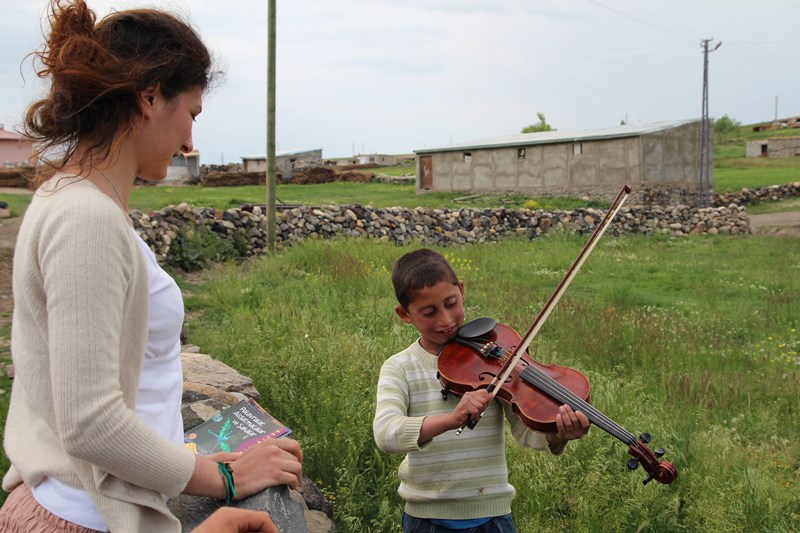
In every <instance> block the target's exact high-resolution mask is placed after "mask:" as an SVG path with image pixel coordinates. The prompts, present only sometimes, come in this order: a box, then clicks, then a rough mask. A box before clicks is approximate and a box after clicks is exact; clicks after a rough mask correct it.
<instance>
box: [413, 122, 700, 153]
mask: <svg viewBox="0 0 800 533" xmlns="http://www.w3.org/2000/svg"><path fill="white" fill-rule="evenodd" d="M698 120H699V119H688V120H673V121H665V122H651V123H650V124H625V125H624V126H617V127H614V128H604V129H598V130H583V131H541V132H537V133H519V134H517V135H506V136H503V137H492V138H490V139H481V140H477V141H470V142H465V143H457V144H448V145H446V146H441V147H439V148H425V149H423V150H414V153H415V154H430V153H434V152H460V151H463V150H476V149H481V148H508V147H514V146H531V145H537V144H558V143H569V142H581V141H597V140H603V139H617V138H623V137H638V136H640V135H645V134H648V133H655V132H658V131H662V130H666V129H670V128H675V127H678V126H683V125H685V124H690V123H692V122H697V121H698Z"/></svg>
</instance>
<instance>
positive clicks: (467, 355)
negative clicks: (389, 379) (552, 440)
mask: <svg viewBox="0 0 800 533" xmlns="http://www.w3.org/2000/svg"><path fill="white" fill-rule="evenodd" d="M520 340H521V339H520V336H519V334H518V333H517V332H516V331H514V330H513V329H512V328H511V327H509V326H507V325H505V324H498V323H497V322H495V321H494V320H492V319H490V318H478V319H476V320H473V321H471V322H468V323H466V324H464V325H463V326H461V328H459V330H458V332H457V333H456V334H455V335H454V336H453V337H451V338H450V339H448V340H447V341H445V343H444V344H443V345H442V346H441V347H440V348H439V352H438V359H437V361H438V362H437V364H438V369H439V380H440V381H441V383H442V385H443V387H444V388H443V389H442V394H443V395H445V396H446V395H447V394H448V393H450V392H452V393H455V394H459V395H461V394H464V393H467V392H472V391H475V390H478V389H479V388H488V387H489V386H490V384H491V382H492V381H493V380H494V379H495V378H496V377H497V376H498V375H499V374H500V373H501V370H502V368H503V365H504V363H506V362H507V360H508V358H509V357H510V355H511V354H512V353H513V350H514V348H516V347H517V346H518V345H519V342H520ZM490 392H491V391H490ZM495 397H496V398H498V399H500V400H502V401H504V402H506V403H508V404H509V405H510V406H511V409H512V411H513V412H514V414H516V415H517V416H518V417H520V419H521V420H522V421H523V422H524V423H525V425H526V426H528V427H529V428H531V429H533V430H535V431H539V432H541V433H555V432H556V431H557V429H556V414H557V413H558V408H559V407H560V406H561V405H569V406H570V407H571V408H572V409H573V410H574V411H581V412H582V413H583V414H585V415H586V417H587V418H588V419H589V421H590V422H591V423H592V424H594V425H596V426H598V427H599V428H601V429H602V430H603V431H605V432H607V433H608V434H610V435H611V436H613V437H615V438H617V439H618V440H620V441H622V442H623V443H624V444H626V445H627V446H628V453H629V454H630V455H631V456H632V457H631V458H630V459H628V462H627V466H628V468H630V469H631V470H633V469H636V468H637V467H638V466H639V465H640V464H641V465H642V466H643V467H644V469H645V471H646V472H647V473H648V476H647V477H646V478H645V479H644V484H647V483H649V482H650V481H652V480H654V479H655V480H656V481H658V482H659V483H664V484H669V483H672V482H673V481H675V478H676V477H677V476H678V472H677V470H676V469H675V467H674V466H672V464H671V463H670V462H668V461H664V460H659V457H661V456H662V455H664V450H663V448H657V449H656V450H655V451H651V450H650V448H648V447H647V443H648V442H650V435H649V434H648V433H642V434H641V435H640V436H639V438H638V439H637V438H636V437H634V435H633V434H632V433H631V432H629V431H628V430H626V429H625V428H624V427H622V426H621V425H619V424H617V423H616V422H614V421H613V420H611V419H610V418H609V417H607V416H606V415H605V414H603V413H602V412H601V411H600V410H599V409H597V408H596V407H594V406H593V405H592V404H591V403H589V380H588V379H587V378H586V376H584V375H583V374H581V373H580V372H578V371H577V370H575V369H573V368H568V367H564V366H558V365H544V364H541V363H539V362H537V361H534V360H533V359H531V357H530V356H529V355H528V354H527V353H525V354H524V355H523V356H522V357H521V358H520V359H519V361H518V363H517V364H516V365H515V367H514V368H513V369H512V371H511V373H510V374H509V376H508V377H507V378H506V379H505V380H504V382H503V383H502V385H501V386H500V387H499V388H498V389H497V390H496V394H495ZM474 425H475V423H474V422H473V423H472V424H469V426H470V428H472V427H474Z"/></svg>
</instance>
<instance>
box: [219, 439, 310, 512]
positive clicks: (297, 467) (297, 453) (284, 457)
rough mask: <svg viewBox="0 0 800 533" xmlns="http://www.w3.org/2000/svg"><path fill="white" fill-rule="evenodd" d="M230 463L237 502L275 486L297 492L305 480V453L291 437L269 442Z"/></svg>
mask: <svg viewBox="0 0 800 533" xmlns="http://www.w3.org/2000/svg"><path fill="white" fill-rule="evenodd" d="M227 462H228V463H229V464H230V466H231V469H232V470H233V484H234V486H235V487H236V499H237V500H241V499H242V498H246V497H248V496H252V495H253V494H255V493H257V492H260V491H262V490H264V489H265V488H267V487H274V486H276V485H288V486H289V487H290V488H293V489H295V488H297V487H298V486H299V485H300V483H301V482H302V479H303V452H302V451H301V450H300V444H298V442H297V441H296V440H292V439H288V438H281V439H266V440H265V441H263V442H260V443H258V444H256V445H255V446H253V447H252V448H248V449H247V450H245V451H244V453H242V454H241V455H240V456H239V457H238V458H237V459H236V460H235V461H227Z"/></svg>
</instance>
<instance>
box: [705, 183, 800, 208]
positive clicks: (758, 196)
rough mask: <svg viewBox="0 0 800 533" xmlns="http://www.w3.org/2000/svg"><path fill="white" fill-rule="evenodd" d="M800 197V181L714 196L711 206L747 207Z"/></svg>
mask: <svg viewBox="0 0 800 533" xmlns="http://www.w3.org/2000/svg"><path fill="white" fill-rule="evenodd" d="M797 196H800V181H795V182H794V183H787V184H786V185H771V186H769V187H762V188H761V189H742V190H741V191H739V192H735V193H727V194H714V195H713V196H712V198H711V205H714V206H723V205H730V204H736V205H741V206H746V205H750V204H757V203H760V202H776V201H779V200H785V199H787V198H793V197H797Z"/></svg>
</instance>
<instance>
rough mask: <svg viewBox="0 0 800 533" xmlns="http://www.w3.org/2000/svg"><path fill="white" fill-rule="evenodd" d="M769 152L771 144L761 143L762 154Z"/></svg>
mask: <svg viewBox="0 0 800 533" xmlns="http://www.w3.org/2000/svg"><path fill="white" fill-rule="evenodd" d="M768 153H769V145H767V143H764V144H762V145H761V155H767V154H768Z"/></svg>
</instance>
